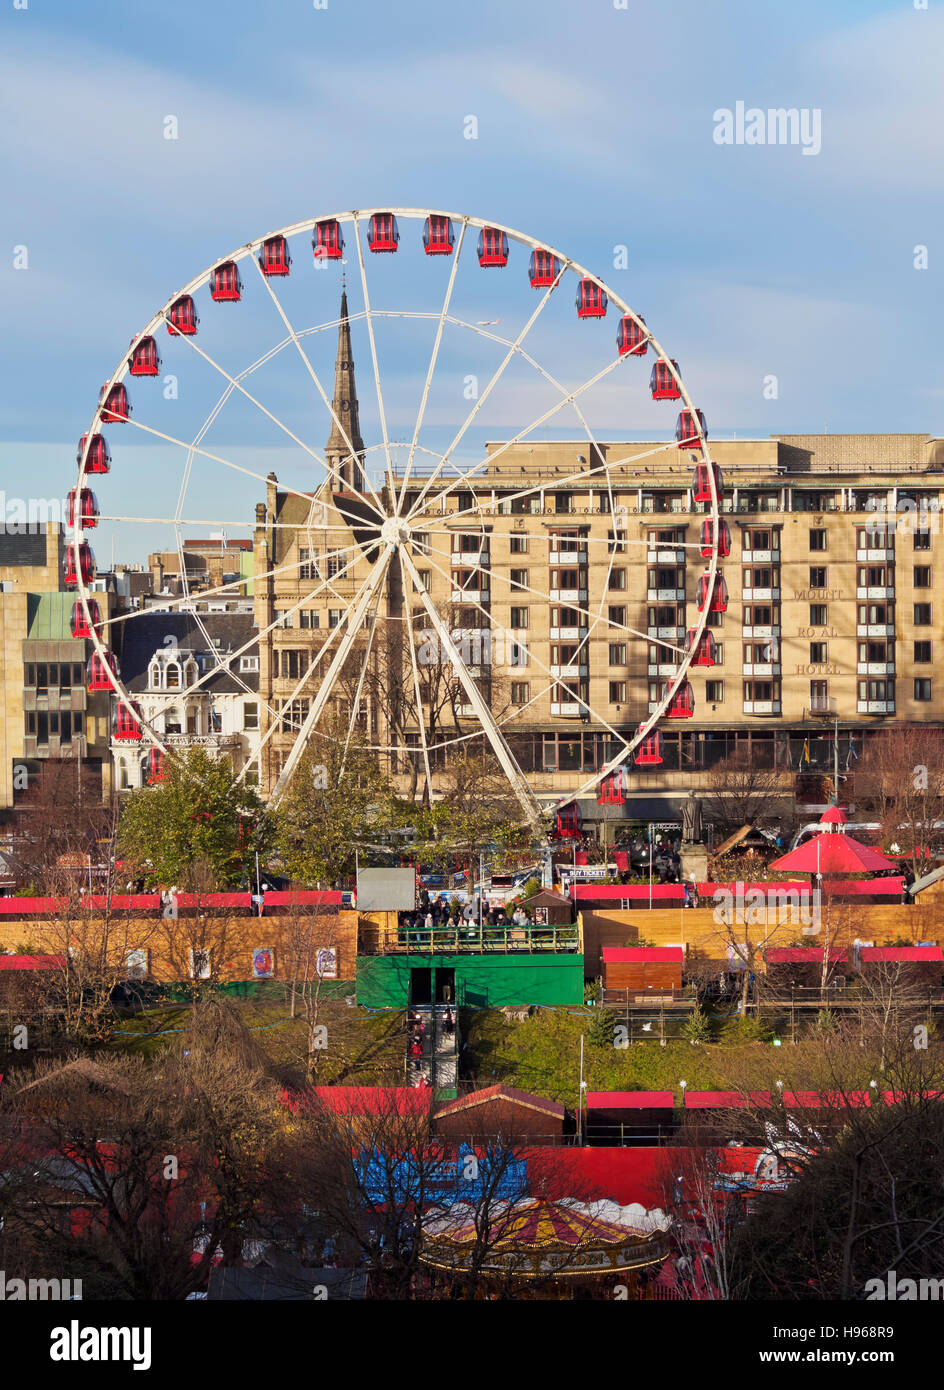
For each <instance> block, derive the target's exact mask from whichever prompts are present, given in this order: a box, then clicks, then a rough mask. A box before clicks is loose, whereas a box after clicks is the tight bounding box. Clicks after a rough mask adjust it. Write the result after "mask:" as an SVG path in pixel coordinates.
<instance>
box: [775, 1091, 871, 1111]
mask: <svg viewBox="0 0 944 1390" xmlns="http://www.w3.org/2000/svg"><path fill="white" fill-rule="evenodd" d="M783 1103H784V1105H785V1106H786V1108H787V1109H788V1110H843V1109H845V1108H846V1107H851V1106H855V1107H856V1108H858V1107H860V1106H863V1105H869V1104H870V1100H869V1093H868V1091H784V1093H783Z"/></svg>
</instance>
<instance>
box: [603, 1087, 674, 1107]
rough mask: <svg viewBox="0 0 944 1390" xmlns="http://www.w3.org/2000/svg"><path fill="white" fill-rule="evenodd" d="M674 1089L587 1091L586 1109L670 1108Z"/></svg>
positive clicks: (672, 1104) (672, 1102)
mask: <svg viewBox="0 0 944 1390" xmlns="http://www.w3.org/2000/svg"><path fill="white" fill-rule="evenodd" d="M674 1105H675V1093H674V1091H588V1092H587V1109H588V1110H671V1109H672V1108H673V1106H674Z"/></svg>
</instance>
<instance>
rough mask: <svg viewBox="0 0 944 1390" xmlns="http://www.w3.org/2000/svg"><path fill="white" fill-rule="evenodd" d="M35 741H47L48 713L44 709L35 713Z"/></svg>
mask: <svg viewBox="0 0 944 1390" xmlns="http://www.w3.org/2000/svg"><path fill="white" fill-rule="evenodd" d="M36 742H37V743H48V742H49V715H48V714H46V712H45V711H44V710H40V711H39V712H38V714H37V715H36Z"/></svg>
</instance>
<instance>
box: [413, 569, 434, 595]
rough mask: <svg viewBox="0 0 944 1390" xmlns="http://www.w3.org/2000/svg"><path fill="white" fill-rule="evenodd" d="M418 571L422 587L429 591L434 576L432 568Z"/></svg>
mask: <svg viewBox="0 0 944 1390" xmlns="http://www.w3.org/2000/svg"><path fill="white" fill-rule="evenodd" d="M416 573H417V574H418V575H419V580H420V588H421V589H424V590H425V591H426V593H429V586H430V583H431V581H432V577H433V575H432V570H417V571H416Z"/></svg>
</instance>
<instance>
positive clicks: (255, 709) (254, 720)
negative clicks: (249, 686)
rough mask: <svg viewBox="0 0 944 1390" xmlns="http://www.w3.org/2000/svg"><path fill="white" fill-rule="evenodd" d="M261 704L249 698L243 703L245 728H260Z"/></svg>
mask: <svg viewBox="0 0 944 1390" xmlns="http://www.w3.org/2000/svg"><path fill="white" fill-rule="evenodd" d="M258 727H259V706H258V704H257V703H256V701H255V700H247V701H246V703H245V704H244V705H243V728H244V729H258Z"/></svg>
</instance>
